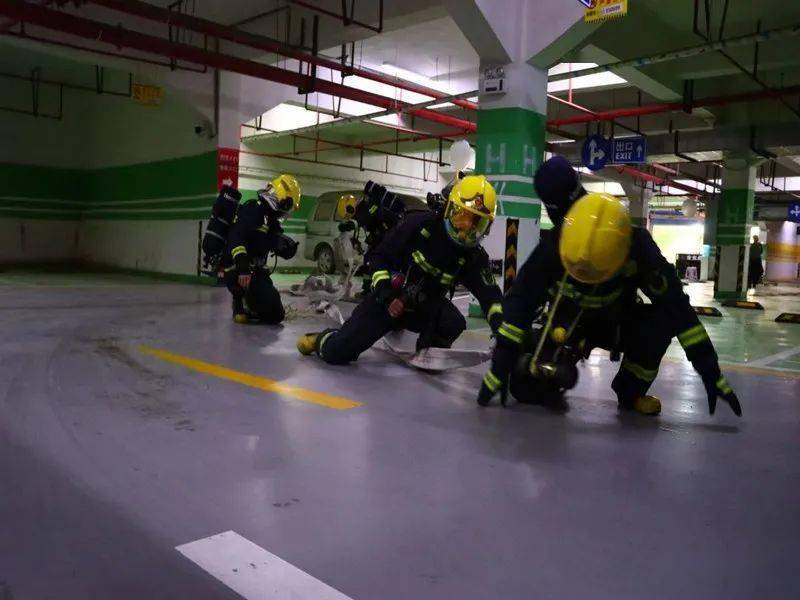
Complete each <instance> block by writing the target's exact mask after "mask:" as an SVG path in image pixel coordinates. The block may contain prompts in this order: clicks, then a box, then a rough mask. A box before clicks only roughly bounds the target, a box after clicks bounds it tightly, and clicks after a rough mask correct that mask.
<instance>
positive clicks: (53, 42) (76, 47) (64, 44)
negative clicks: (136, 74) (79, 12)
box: [0, 31, 208, 73]
mask: <svg viewBox="0 0 800 600" xmlns="http://www.w3.org/2000/svg"><path fill="white" fill-rule="evenodd" d="M0 36H6V37H15V38H18V39H20V40H29V41H31V42H39V43H41V44H48V45H51V46H58V47H60V48H69V49H71V50H79V51H81V52H91V53H93V54H98V55H100V56H110V57H112V58H118V59H122V60H132V61H135V62H139V63H144V64H147V65H155V66H157V67H169V68H170V69H175V70H177V71H187V72H189V73H207V72H208V69H207V68H206V67H201V68H194V67H187V66H185V65H179V64H172V63H170V62H169V61H162V60H153V59H150V58H144V57H143V56H134V55H132V54H125V53H122V52H109V51H106V50H100V49H99V48H89V47H88V46H81V45H80V44H70V43H69V42H62V41H59V40H51V39H47V38H44V37H39V36H37V35H31V34H29V33H27V32H23V33H15V32H13V31H0Z"/></svg>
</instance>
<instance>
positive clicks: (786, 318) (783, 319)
mask: <svg viewBox="0 0 800 600" xmlns="http://www.w3.org/2000/svg"><path fill="white" fill-rule="evenodd" d="M775 322H776V323H800V313H781V314H779V315H778V316H777V317H775Z"/></svg>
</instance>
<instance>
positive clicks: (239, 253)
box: [203, 174, 300, 325]
mask: <svg viewBox="0 0 800 600" xmlns="http://www.w3.org/2000/svg"><path fill="white" fill-rule="evenodd" d="M240 198H241V194H239V192H238V191H236V190H234V189H232V188H229V187H225V188H223V189H222V190H221V191H220V195H219V197H218V198H217V202H216V203H215V205H214V208H213V209H212V217H211V220H210V222H209V225H208V228H207V230H206V235H205V238H204V239H203V250H204V252H205V253H206V257H207V258H206V263H207V265H209V266H211V267H212V268H219V269H221V270H222V272H223V277H224V281H225V285H226V286H227V288H228V290H229V291H230V293H231V295H232V296H233V320H234V321H235V322H236V323H248V322H260V323H266V324H270V325H276V324H278V323H280V322H281V321H283V318H284V316H285V311H284V308H283V303H282V302H281V297H280V294H279V293H278V290H277V289H275V286H274V285H273V283H272V279H271V277H270V272H269V271H268V270H267V267H266V263H267V258H268V257H269V255H270V254H274V255H275V256H276V257H279V258H282V259H284V260H289V259H290V258H292V257H293V256H294V255H295V253H296V252H297V246H298V244H297V242H296V241H294V240H293V239H292V238H290V237H288V236H287V235H285V234H284V233H283V229H282V228H281V221H282V220H283V219H285V218H286V217H287V216H288V215H289V214H291V213H292V212H293V211H294V210H296V209H297V208H298V207H299V206H300V185H299V184H298V183H297V179H295V178H294V177H293V176H292V175H286V174H283V175H279V176H278V177H276V178H275V179H273V180H272V181H271V182H269V183H268V184H267V186H266V187H265V189H263V190H259V191H258V193H257V195H256V197H255V198H251V199H249V200H245V201H244V202H242V203H241V204H238V202H239V199H240ZM237 205H238V206H237ZM231 222H232V224H231ZM217 265H218V267H217Z"/></svg>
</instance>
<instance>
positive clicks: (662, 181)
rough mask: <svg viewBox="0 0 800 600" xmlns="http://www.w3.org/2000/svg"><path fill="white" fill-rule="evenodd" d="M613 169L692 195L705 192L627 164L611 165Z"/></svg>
mask: <svg viewBox="0 0 800 600" xmlns="http://www.w3.org/2000/svg"><path fill="white" fill-rule="evenodd" d="M611 168H612V169H615V170H616V171H617V172H618V173H620V174H622V175H630V176H631V177H633V178H634V179H641V180H644V181H649V182H651V183H655V184H657V185H668V186H670V187H674V188H676V189H679V190H683V191H685V192H688V193H690V194H692V195H694V196H699V195H701V194H706V193H707V192H704V191H703V190H698V189H696V188H693V187H691V186H688V185H684V184H682V183H678V182H677V181H671V180H669V179H664V178H663V177H659V176H658V175H653V174H652V173H647V172H646V171H640V170H639V169H634V168H633V167H629V166H627V165H622V166H619V167H611Z"/></svg>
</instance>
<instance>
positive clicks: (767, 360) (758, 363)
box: [745, 346, 800, 367]
mask: <svg viewBox="0 0 800 600" xmlns="http://www.w3.org/2000/svg"><path fill="white" fill-rule="evenodd" d="M795 354H800V347H798V346H795V347H794V348H789V349H787V350H784V351H783V352H776V353H775V354H770V355H769V356H765V357H764V358H759V359H758V360H751V361H750V362H748V363H745V364H746V365H747V366H748V367H766V366H767V365H770V364H772V363H774V362H778V361H779V360H783V359H784V358H789V357H790V356H794V355H795Z"/></svg>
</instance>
